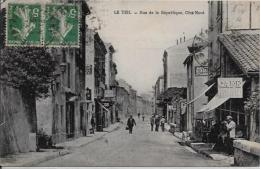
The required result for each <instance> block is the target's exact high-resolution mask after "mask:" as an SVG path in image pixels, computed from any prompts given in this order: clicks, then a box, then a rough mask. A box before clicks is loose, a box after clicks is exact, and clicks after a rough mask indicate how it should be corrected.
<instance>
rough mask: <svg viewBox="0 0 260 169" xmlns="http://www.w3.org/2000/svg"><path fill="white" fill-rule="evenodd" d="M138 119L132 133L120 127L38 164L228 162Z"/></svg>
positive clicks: (171, 164)
mask: <svg viewBox="0 0 260 169" xmlns="http://www.w3.org/2000/svg"><path fill="white" fill-rule="evenodd" d="M136 121H137V127H136V128H134V131H133V134H132V135H129V134H128V131H127V130H125V128H124V127H121V128H120V129H119V130H117V131H114V132H112V133H108V134H106V135H105V136H104V137H102V138H101V139H99V140H97V141H95V142H93V143H91V144H88V145H87V146H85V147H81V148H80V149H77V150H75V151H74V152H73V153H72V154H69V155H66V156H63V157H60V158H57V159H53V160H50V161H46V162H44V163H41V164H39V165H38V166H45V167H53V166H59V167H61V166H226V165H225V164H224V163H223V162H222V161H213V160H211V159H208V158H206V157H204V156H202V155H200V154H197V153H195V152H193V151H192V150H190V148H189V147H186V146H181V145H179V143H178V139H177V138H176V137H174V136H172V135H171V133H169V132H164V133H163V132H161V131H160V132H151V131H150V125H149V123H148V120H146V121H145V122H143V121H141V119H140V120H138V119H137V118H136ZM123 126H124V125H123Z"/></svg>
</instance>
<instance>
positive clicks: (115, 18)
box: [87, 0, 208, 93]
mask: <svg viewBox="0 0 260 169" xmlns="http://www.w3.org/2000/svg"><path fill="white" fill-rule="evenodd" d="M87 3H88V5H89V7H90V9H91V13H92V14H91V15H90V16H89V19H87V24H88V25H89V27H90V28H97V31H98V33H99V35H100V36H101V38H102V39H103V41H104V42H109V43H112V45H113V46H114V48H115V49H116V53H115V54H114V61H115V62H116V64H117V69H118V75H117V78H122V79H125V80H126V81H127V82H128V83H129V84H130V85H132V87H133V88H134V89H136V90H137V91H138V93H144V92H150V91H152V86H153V85H154V84H155V82H156V80H157V78H158V76H160V75H162V74H163V63H162V57H163V52H164V50H165V49H166V48H168V47H170V46H174V45H176V40H177V39H179V38H180V37H183V36H185V37H186V38H192V37H194V35H195V34H197V33H198V32H200V31H201V29H204V30H205V29H206V28H207V25H208V3H207V2H206V1H195V2H194V1H190V2H189V1H170V0H161V1H156V0H109V1H108V0H89V1H88V2H87ZM117 10H119V11H120V14H115V13H117ZM121 10H130V12H131V14H122V13H121ZM140 11H142V12H143V13H144V12H148V13H149V11H152V12H153V14H141V13H140ZM155 11H157V12H159V14H155ZM161 11H165V12H171V11H172V14H168V15H165V14H162V13H161ZM186 11H188V12H186ZM193 11H204V14H200V15H199V14H197V15H196V14H193V15H192V14H191V13H192V12H193ZM176 12H177V13H178V12H183V15H180V14H178V15H177V14H176ZM185 12H186V14H185ZM135 13H136V14H135Z"/></svg>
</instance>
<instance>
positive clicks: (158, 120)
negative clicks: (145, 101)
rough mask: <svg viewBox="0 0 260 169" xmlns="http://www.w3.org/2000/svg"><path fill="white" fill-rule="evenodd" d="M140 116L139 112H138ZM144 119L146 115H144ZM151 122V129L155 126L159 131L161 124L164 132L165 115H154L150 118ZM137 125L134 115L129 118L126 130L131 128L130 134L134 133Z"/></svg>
mask: <svg viewBox="0 0 260 169" xmlns="http://www.w3.org/2000/svg"><path fill="white" fill-rule="evenodd" d="M138 117H139V114H138ZM143 121H144V117H143ZM150 124H151V131H153V130H154V126H155V131H157V132H158V131H159V126H161V130H162V131H163V132H164V130H165V118H164V116H161V117H160V116H158V115H152V117H151V118H150ZM134 126H136V122H135V119H134V118H133V116H132V115H130V117H129V118H128V119H127V125H126V130H129V134H132V133H133V127H134Z"/></svg>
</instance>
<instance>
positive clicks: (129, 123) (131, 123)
mask: <svg viewBox="0 0 260 169" xmlns="http://www.w3.org/2000/svg"><path fill="white" fill-rule="evenodd" d="M134 125H135V126H136V123H135V119H134V118H133V116H132V115H130V117H129V118H128V120H127V127H128V130H129V134H132V132H133V127H134Z"/></svg>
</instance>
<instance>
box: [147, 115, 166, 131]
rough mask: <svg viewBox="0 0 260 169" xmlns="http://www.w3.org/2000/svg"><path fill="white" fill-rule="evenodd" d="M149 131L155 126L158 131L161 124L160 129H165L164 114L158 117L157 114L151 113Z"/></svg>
mask: <svg viewBox="0 0 260 169" xmlns="http://www.w3.org/2000/svg"><path fill="white" fill-rule="evenodd" d="M150 124H151V131H153V129H154V126H155V131H157V132H158V131H159V126H161V129H162V131H163V132H164V129H165V118H164V116H162V117H160V116H158V115H152V117H151V118H150Z"/></svg>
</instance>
